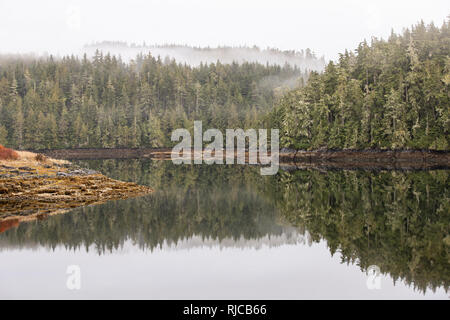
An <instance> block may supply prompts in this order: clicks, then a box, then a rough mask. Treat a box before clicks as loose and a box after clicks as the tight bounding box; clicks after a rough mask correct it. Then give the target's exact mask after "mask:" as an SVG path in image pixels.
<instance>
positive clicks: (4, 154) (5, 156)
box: [0, 144, 19, 160]
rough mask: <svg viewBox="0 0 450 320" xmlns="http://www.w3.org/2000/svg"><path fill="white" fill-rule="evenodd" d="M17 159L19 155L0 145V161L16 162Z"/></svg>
mask: <svg viewBox="0 0 450 320" xmlns="http://www.w3.org/2000/svg"><path fill="white" fill-rule="evenodd" d="M17 159H19V155H18V154H17V152H16V151H14V150H12V149H9V148H5V147H4V146H2V145H1V144H0V160H17Z"/></svg>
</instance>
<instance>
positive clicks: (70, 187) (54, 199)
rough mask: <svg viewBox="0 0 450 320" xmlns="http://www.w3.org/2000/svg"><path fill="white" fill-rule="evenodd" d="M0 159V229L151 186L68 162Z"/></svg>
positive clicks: (138, 192)
mask: <svg viewBox="0 0 450 320" xmlns="http://www.w3.org/2000/svg"><path fill="white" fill-rule="evenodd" d="M26 164H27V165H23V163H20V162H19V163H14V162H11V163H9V162H6V161H3V162H1V163H0V232H2V231H4V230H5V228H6V229H8V228H10V227H12V226H14V225H15V221H16V222H17V223H18V222H21V221H24V220H31V219H37V218H42V217H45V216H48V215H53V214H58V213H63V212H65V211H67V210H68V209H72V208H76V207H81V206H86V205H92V204H100V203H104V202H106V201H110V200H119V199H126V198H131V197H137V196H142V195H145V194H149V193H151V192H152V191H153V190H152V189H151V188H149V187H146V186H140V185H137V184H135V183H130V182H122V181H118V180H113V179H110V178H108V177H106V176H104V175H102V174H100V173H99V172H96V171H94V170H89V169H85V168H80V167H79V166H75V165H72V164H71V163H68V162H65V163H62V164H61V163H57V162H52V161H51V160H50V159H49V160H46V162H45V163H38V162H36V163H33V162H30V161H28V162H27V163H26Z"/></svg>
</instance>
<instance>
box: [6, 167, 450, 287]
mask: <svg viewBox="0 0 450 320" xmlns="http://www.w3.org/2000/svg"><path fill="white" fill-rule="evenodd" d="M80 164H81V165H83V166H88V167H90V168H93V169H95V170H99V171H102V172H103V173H105V174H107V175H108V176H111V177H113V178H116V179H121V180H127V181H134V182H137V183H140V184H145V185H149V186H152V187H153V188H155V189H156V190H157V191H156V192H155V193H154V194H151V195H149V196H146V197H142V198H137V199H129V200H125V201H117V202H109V203H106V204H103V205H99V206H93V207H85V208H79V209H76V210H74V211H73V212H71V213H70V214H65V215H60V216H55V217H51V218H49V219H46V220H43V221H34V222H30V223H23V224H21V225H19V226H18V227H16V228H13V229H10V230H8V231H5V232H4V233H2V234H0V247H1V248H12V247H15V248H26V247H42V246H43V247H47V248H56V247H58V246H61V245H63V246H65V247H66V248H67V249H77V248H86V250H89V249H91V250H92V248H94V249H95V250H96V252H97V253H99V254H107V253H110V252H114V251H115V250H117V249H119V248H122V247H123V245H124V244H125V243H127V242H129V241H132V242H133V243H134V244H135V245H136V246H138V247H139V248H141V249H142V250H149V251H153V250H155V248H165V249H174V250H176V249H184V248H194V247H195V248H198V247H205V246H206V247H215V246H222V247H235V248H248V247H251V248H259V247H261V246H263V245H264V246H266V245H267V246H279V245H283V244H293V243H305V242H306V243H309V244H311V243H320V242H323V241H324V240H325V241H326V243H327V246H328V249H329V251H330V252H331V254H332V255H334V254H336V253H339V254H340V256H341V260H342V262H345V263H350V264H357V265H358V266H359V267H360V268H361V269H362V270H367V268H368V267H369V266H370V265H377V266H379V267H380V269H381V271H382V272H383V273H386V274H389V275H390V276H391V277H392V278H393V279H394V280H403V281H405V282H406V283H408V284H410V285H411V286H413V287H415V288H417V289H418V290H420V291H426V290H427V288H431V289H433V290H434V289H436V288H438V287H443V288H444V289H445V290H448V286H449V283H450V255H449V248H450V201H449V190H448V171H427V172H426V171H414V172H398V171H377V172H367V171H327V172H320V171H316V170H298V171H291V172H281V173H280V174H278V175H277V176H273V177H270V176H269V177H262V176H260V175H259V170H257V168H252V167H246V166H174V165H173V164H172V163H171V162H169V161H150V160H149V161H139V160H120V161H114V160H106V161H85V162H80Z"/></svg>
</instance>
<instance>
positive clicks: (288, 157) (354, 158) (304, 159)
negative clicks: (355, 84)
mask: <svg viewBox="0 0 450 320" xmlns="http://www.w3.org/2000/svg"><path fill="white" fill-rule="evenodd" d="M41 152H43V153H44V154H46V155H48V156H51V157H53V158H55V159H83V160H88V159H157V160H169V159H171V149H168V148H161V149H145V148H142V149H129V148H124V149H121V148H112V149H63V150H44V151H41ZM280 163H281V164H284V165H288V166H297V167H299V168H302V167H319V168H336V169H355V168H357V169H390V170H402V169H405V170H410V169H412V170H416V169H417V170H429V169H450V152H449V151H432V150H314V151H305V150H294V149H286V148H284V149H281V150H280Z"/></svg>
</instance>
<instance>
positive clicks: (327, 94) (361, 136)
mask: <svg viewBox="0 0 450 320" xmlns="http://www.w3.org/2000/svg"><path fill="white" fill-rule="evenodd" d="M449 23H450V20H449V21H447V22H445V23H444V24H443V25H442V27H440V28H439V27H436V26H434V25H433V24H430V25H425V24H424V23H423V22H421V23H419V24H417V25H415V26H413V27H412V28H411V29H406V30H405V31H404V32H403V34H401V35H398V34H395V33H393V32H392V34H391V35H390V37H389V39H388V40H383V39H377V38H372V41H371V43H370V44H369V43H367V42H366V41H364V42H362V43H361V44H360V45H359V46H358V48H357V49H356V50H355V52H348V51H345V53H344V54H340V57H339V60H338V61H337V62H330V63H329V64H328V65H327V67H326V68H325V71H324V72H323V73H317V72H312V73H311V75H310V78H309V81H308V83H307V85H306V86H305V87H304V88H300V89H296V90H293V91H291V92H289V93H288V94H287V95H286V96H285V97H284V98H283V99H282V101H281V102H280V104H279V105H278V106H277V107H276V108H275V110H273V111H272V112H271V114H270V115H269V116H268V119H267V121H268V123H270V125H271V126H272V127H279V128H280V129H281V131H280V135H281V136H282V138H281V139H282V142H281V144H282V145H283V146H285V147H288V148H296V149H320V148H327V149H434V150H448V149H449V142H450V141H449V130H450V112H449V107H450V96H449V85H450V30H449Z"/></svg>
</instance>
